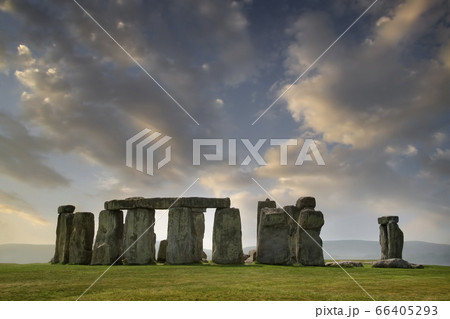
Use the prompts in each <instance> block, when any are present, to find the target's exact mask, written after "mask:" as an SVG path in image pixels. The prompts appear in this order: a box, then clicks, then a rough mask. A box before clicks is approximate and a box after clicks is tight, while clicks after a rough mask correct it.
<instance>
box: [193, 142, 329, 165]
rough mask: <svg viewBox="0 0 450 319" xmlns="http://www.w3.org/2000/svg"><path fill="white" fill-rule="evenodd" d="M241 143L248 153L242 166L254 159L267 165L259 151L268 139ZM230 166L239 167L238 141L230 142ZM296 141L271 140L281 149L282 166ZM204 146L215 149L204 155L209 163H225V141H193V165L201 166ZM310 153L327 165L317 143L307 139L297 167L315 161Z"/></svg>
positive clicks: (301, 150)
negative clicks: (253, 142)
mask: <svg viewBox="0 0 450 319" xmlns="http://www.w3.org/2000/svg"><path fill="white" fill-rule="evenodd" d="M240 141H241V143H242V144H243V145H244V146H245V149H246V151H247V152H248V154H247V156H246V157H245V159H244V160H243V161H242V162H241V163H240V165H243V166H245V165H249V164H250V162H251V161H252V158H253V159H254V160H255V162H256V163H257V164H258V165H260V166H265V165H267V163H266V161H265V160H264V158H263V157H262V156H261V154H260V153H259V150H260V149H261V147H262V146H263V145H264V143H266V142H267V139H259V140H258V141H257V142H256V143H255V144H252V142H250V140H248V139H241V140H240ZM227 144H228V145H227V146H228V165H231V166H235V165H237V156H236V154H237V152H236V148H237V146H236V144H237V140H236V139H229V140H228V143H227ZM297 145H298V144H297V140H296V139H270V146H279V147H280V165H282V166H285V165H287V164H288V163H287V162H288V146H297ZM202 146H206V147H209V148H211V147H213V148H215V152H214V153H209V154H203V157H204V158H205V159H206V160H207V161H223V160H224V152H223V150H224V140H223V139H194V141H193V159H192V162H193V165H200V157H201V156H200V155H201V154H202V153H201V151H202ZM310 153H312V155H313V156H314V159H315V161H316V163H317V165H325V162H324V160H323V158H322V155H321V154H320V152H319V149H318V148H317V145H316V143H315V142H314V140H313V139H305V141H304V143H303V145H302V148H301V149H300V152H299V154H298V156H297V159H296V161H295V165H302V164H303V163H304V162H305V161H313V158H312V157H311V155H310Z"/></svg>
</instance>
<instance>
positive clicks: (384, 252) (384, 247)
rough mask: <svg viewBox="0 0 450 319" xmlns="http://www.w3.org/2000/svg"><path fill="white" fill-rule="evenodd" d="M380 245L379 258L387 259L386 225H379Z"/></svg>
mask: <svg viewBox="0 0 450 319" xmlns="http://www.w3.org/2000/svg"><path fill="white" fill-rule="evenodd" d="M380 246H381V259H388V258H389V257H388V255H389V246H388V235H387V225H385V224H381V225H380Z"/></svg>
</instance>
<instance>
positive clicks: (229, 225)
mask: <svg viewBox="0 0 450 319" xmlns="http://www.w3.org/2000/svg"><path fill="white" fill-rule="evenodd" d="M243 255H244V254H243V252H242V230H241V215H240V212H239V209H237V208H223V209H216V213H215V215H214V228H213V251H212V261H213V262H214V263H216V264H242V263H243V262H244V260H243Z"/></svg>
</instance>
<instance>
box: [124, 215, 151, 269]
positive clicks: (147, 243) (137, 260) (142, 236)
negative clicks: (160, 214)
mask: <svg viewBox="0 0 450 319" xmlns="http://www.w3.org/2000/svg"><path fill="white" fill-rule="evenodd" d="M154 224H155V210H154V209H147V208H136V209H129V210H128V212H127V216H126V218H125V228H124V245H123V249H124V250H126V253H125V254H124V256H123V257H124V258H123V263H124V264H127V265H149V264H154V263H155V239H156V235H155V231H154ZM138 239H139V240H138Z"/></svg>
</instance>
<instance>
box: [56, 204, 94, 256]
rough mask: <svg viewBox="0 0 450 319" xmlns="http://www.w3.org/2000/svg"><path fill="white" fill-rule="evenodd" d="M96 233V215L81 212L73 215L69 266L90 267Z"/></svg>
mask: <svg viewBox="0 0 450 319" xmlns="http://www.w3.org/2000/svg"><path fill="white" fill-rule="evenodd" d="M63 215H66V214H63ZM94 233H95V226H94V214H92V213H88V212H80V213H75V214H74V215H73V223H72V234H71V235H70V244H69V264H74V265H89V264H90V263H91V257H92V243H93V241H94Z"/></svg>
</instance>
